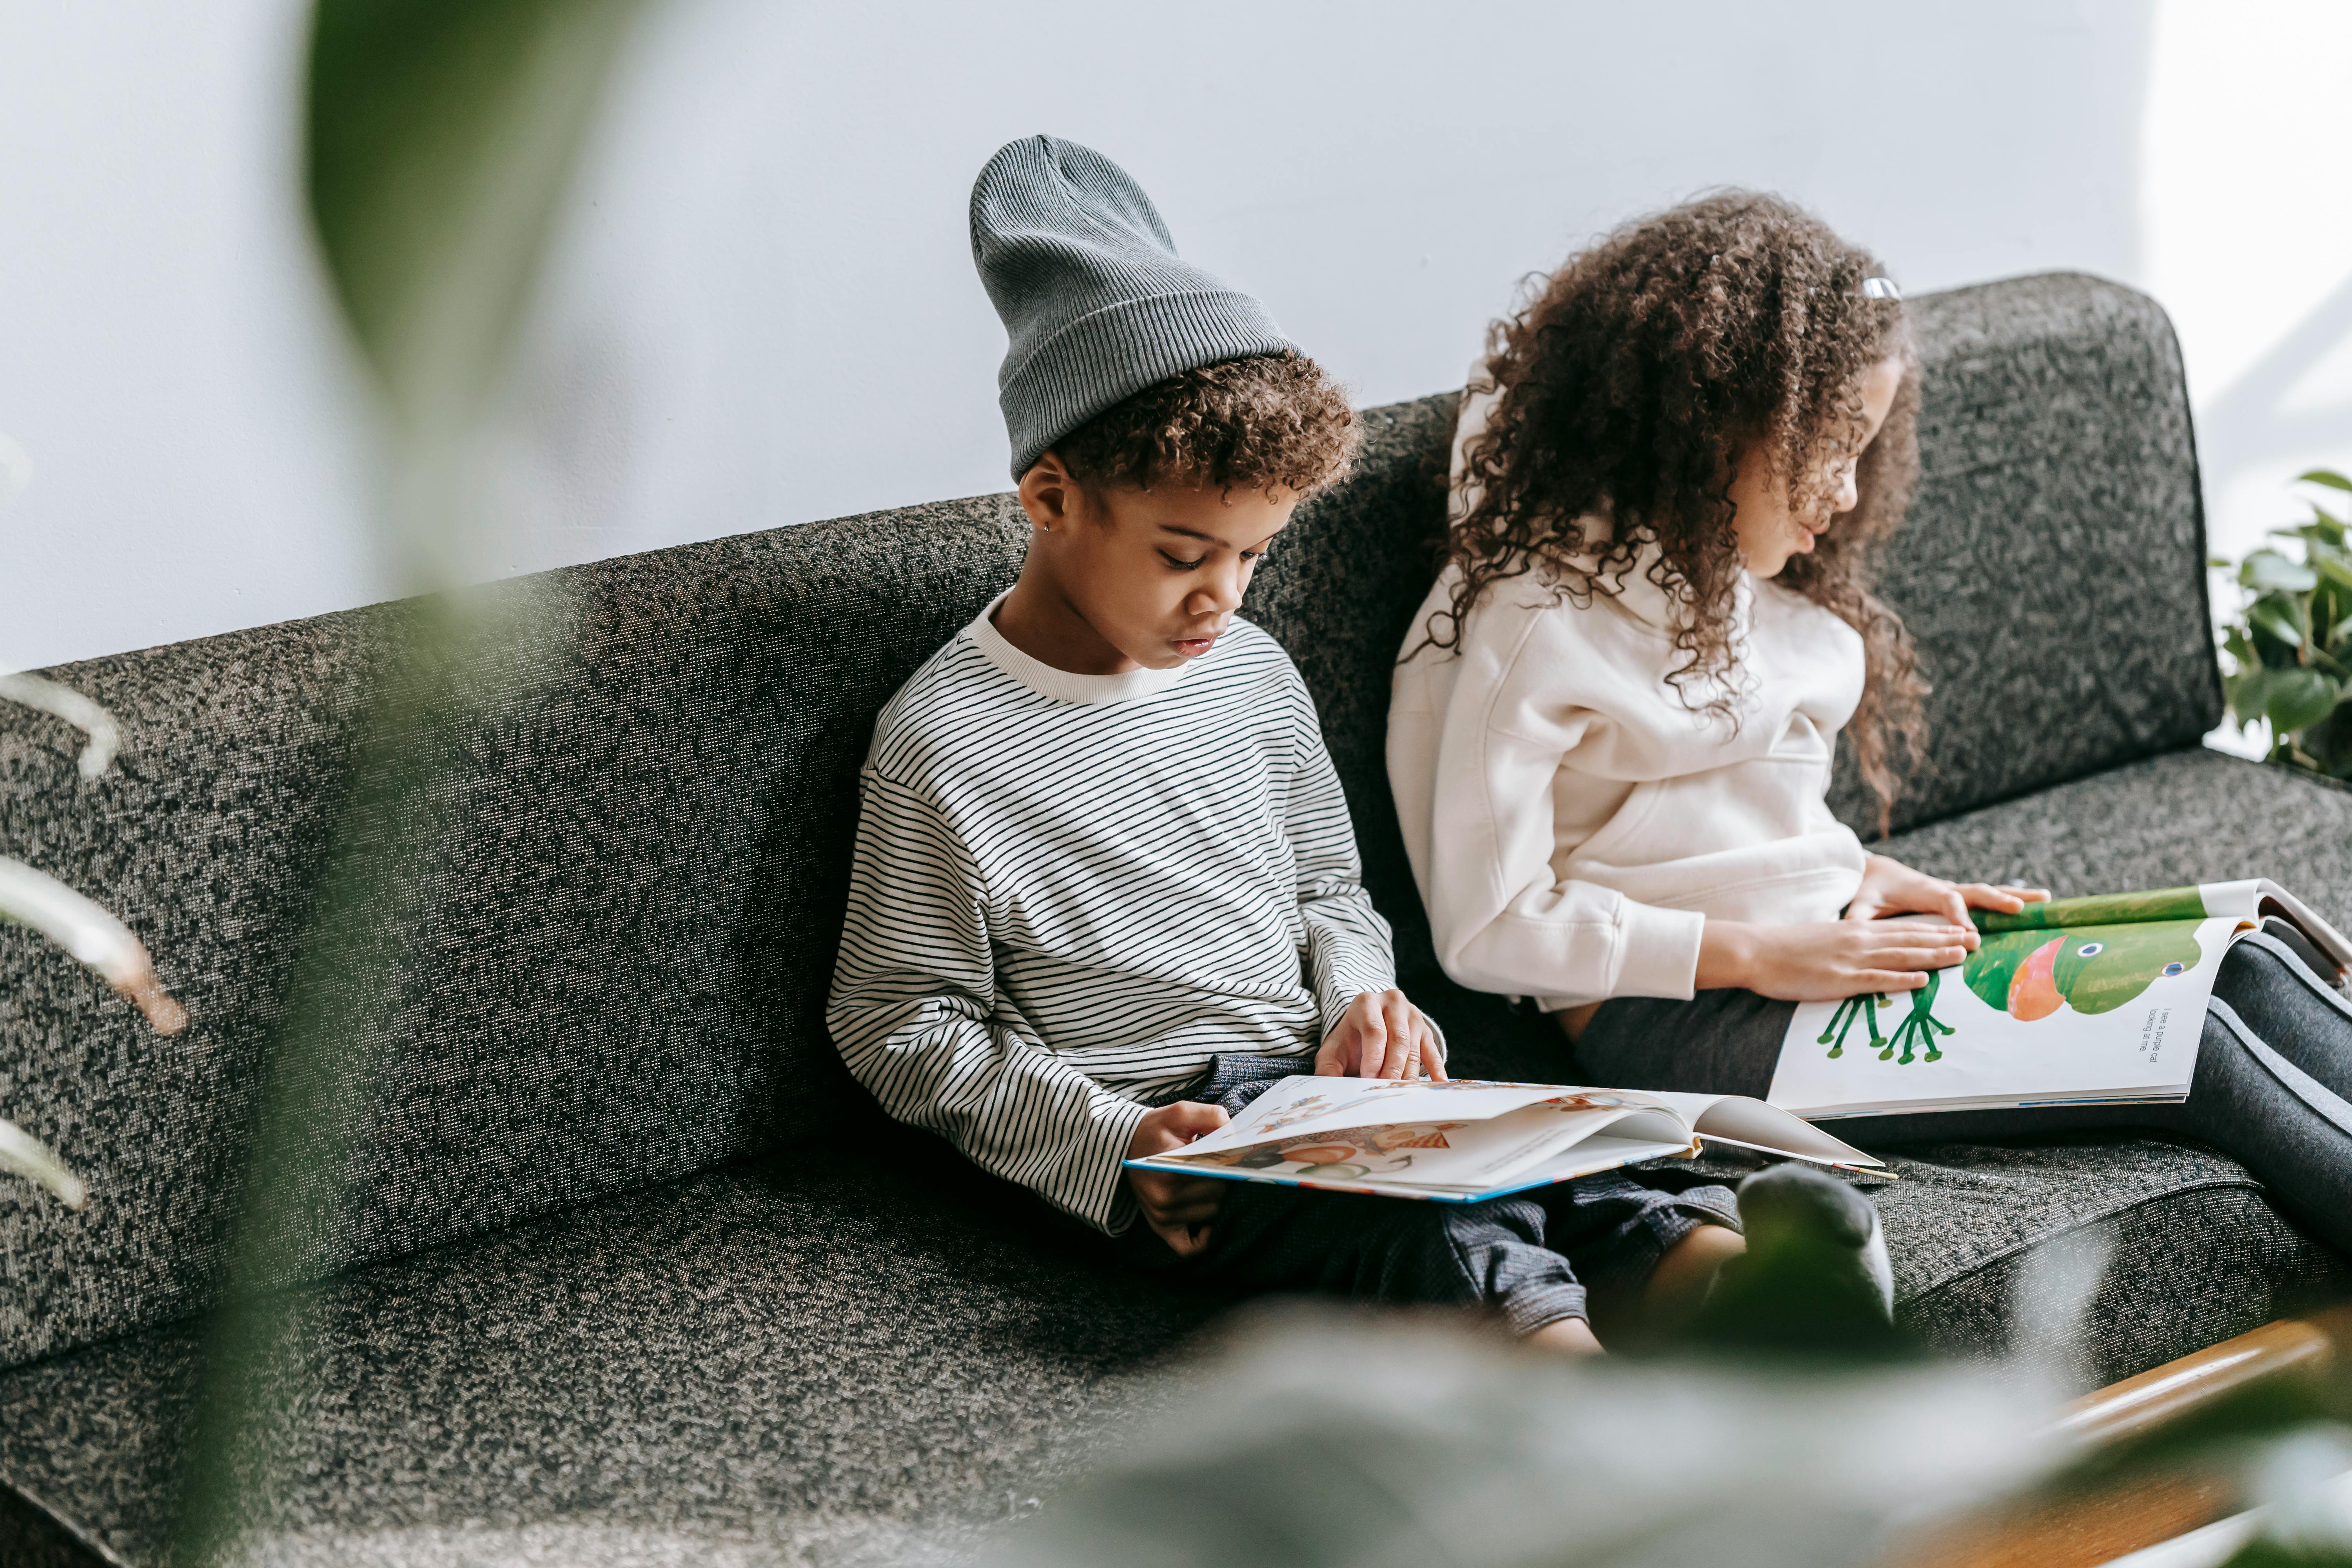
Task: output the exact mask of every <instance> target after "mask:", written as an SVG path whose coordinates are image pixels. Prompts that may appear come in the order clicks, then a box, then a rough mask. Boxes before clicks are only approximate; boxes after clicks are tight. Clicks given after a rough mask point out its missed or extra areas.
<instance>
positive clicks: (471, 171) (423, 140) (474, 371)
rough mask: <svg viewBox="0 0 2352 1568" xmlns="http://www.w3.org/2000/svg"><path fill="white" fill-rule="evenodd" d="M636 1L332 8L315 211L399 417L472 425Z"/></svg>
mask: <svg viewBox="0 0 2352 1568" xmlns="http://www.w3.org/2000/svg"><path fill="white" fill-rule="evenodd" d="M637 8H638V0H321V4H320V6H319V10H318V16H317V20H316V22H315V25H314V26H313V29H312V34H311V48H310V93H309V103H308V129H309V142H308V145H309V163H308V168H307V172H306V173H307V184H308V187H309V195H310V212H311V216H312V219H313V221H314V222H315V223H316V225H317V229H318V236H319V243H320V248H321V250H322V251H323V252H324V255H325V258H326V263H327V270H328V272H329V274H330V276H331V278H332V279H333V281H334V285H335V289H336V292H337V294H338V295H339V296H340V297H341V301H342V305H343V309H344V311H345V313H346V314H347V315H348V317H349V318H350V321H351V323H352V330H353V331H354V332H355V333H356V334H357V336H358V338H359V341H360V344H361V346H362V348H363V349H364V350H365V352H366V353H367V356H368V360H369V362H370V363H371V364H373V367H374V369H375V372H376V374H377V376H378V377H379V378H380V379H381V381H382V383H383V387H384V391H385V394H386V396H387V401H388V402H389V403H390V405H391V407H392V412H393V413H394V416H395V417H396V418H397V419H398V420H400V422H401V423H402V424H403V425H404V426H407V427H408V428H409V429H411V430H412V431H415V430H419V429H431V428H435V427H440V428H444V429H450V428H459V427H462V426H465V425H466V424H467V423H468V422H470V420H471V419H472V417H473V416H474V414H475V413H476V411H477V409H478V405H479V403H480V401H481V399H482V397H483V396H484V395H486V393H487V392H488V389H489V388H490V386H491V385H492V384H494V383H495V380H496V378H497V376H498V374H499V371H500V369H501V367H502V366H503V364H504V363H505V359H506V355H507V353H508V351H509V347H510V346H511V344H512V342H513V339H514V336H515V331H516V328H517V325H518V323H519V322H520V319H521V317H522V313H523V306H524V304H525V302H526V300H528V298H529V295H530V289H531V287H532V284H533V282H534V280H535V279H536V276H537V272H538V268H539V263H540V258H541V253H542V252H543V251H544V250H545V248H546V245H547V239H548V235H549V232H550V230H551V227H552V226H553V222H554V218H555V216H556V214H557V212H558V211H559V210H560V207H561V203H562V195H563V192H564V189H565V186H566V182H567V178H568V175H569V174H570V172H571V168H572V163H573V162H574V160H575V159H576V157H577V155H578V150H579V147H580V143H581V142H582V141H583V136H584V133H585V132H586V130H587V128H588V126H589V124H590V121H591V120H592V118H593V114H594V112H595V110H596V107H597V105H598V103H599V101H600V100H601V98H602V96H603V91H604V81H605V78H606V76H607V74H608V73H609V71H610V68H611V66H612V62H613V59H614V55H615V53H616V51H617V49H618V47H619V44H620V42H621V39H622V37H623V35H624V33H625V30H626V28H627V26H628V24H629V22H630V20H631V19H632V18H633V17H634V16H635V13H636V11H637Z"/></svg>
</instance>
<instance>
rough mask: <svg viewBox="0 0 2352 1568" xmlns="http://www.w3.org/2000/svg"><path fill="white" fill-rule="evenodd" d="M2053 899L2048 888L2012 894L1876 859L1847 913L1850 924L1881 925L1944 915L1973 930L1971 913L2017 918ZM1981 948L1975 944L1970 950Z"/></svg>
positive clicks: (1870, 862) (1867, 867)
mask: <svg viewBox="0 0 2352 1568" xmlns="http://www.w3.org/2000/svg"><path fill="white" fill-rule="evenodd" d="M2049 896H2050V890H2049V889H2046V888H2009V887H2000V886H1997V885H1995V884H1993V883H1990V882H1947V881H1945V880H1944V879H1942V878H1941V877H1930V876H1928V875H1927V873H1926V872H1924V871H1914V870H1913V869H1912V868H1910V867H1908V866H1906V865H1905V864H1903V862H1901V861H1900V860H1891V859H1889V858H1886V857H1885V856H1884V855H1872V856H1869V857H1867V858H1865V859H1864V862H1863V868H1862V886H1861V887H1860V888H1858V889H1855V890H1854V895H1853V902H1852V903H1850V904H1848V905H1847V906H1846V909H1845V918H1846V919H1848V920H1850V921H1874V920H1883V919H1885V917H1886V916H1888V915H1941V916H1942V917H1943V918H1944V919H1945V920H1947V921H1950V922H1951V923H1952V924H1953V925H1956V926H1968V927H1969V930H1970V931H1974V929H1975V928H1974V926H1973V925H1971V924H1970V921H1969V910H1993V911H1994V912H1995V913H1998V914H2004V915H2013V914H2015V913H2016V912H2017V911H2018V910H2021V909H2023V908H2024V907H2025V906H2026V905H2028V904H2032V903H2040V902H2041V901H2042V900H2044V899H2047V898H2048V897H2049ZM1976 945H1977V944H1976V942H1974V941H1973V940H1971V941H1970V942H1969V947H1971V948H1973V947H1975V946H1976Z"/></svg>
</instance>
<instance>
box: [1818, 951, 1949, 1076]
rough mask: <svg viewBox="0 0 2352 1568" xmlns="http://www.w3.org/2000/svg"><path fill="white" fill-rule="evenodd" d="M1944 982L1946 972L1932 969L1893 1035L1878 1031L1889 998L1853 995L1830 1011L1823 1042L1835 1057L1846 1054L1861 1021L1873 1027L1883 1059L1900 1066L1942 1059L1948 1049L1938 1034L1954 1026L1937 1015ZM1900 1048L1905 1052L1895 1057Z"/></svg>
mask: <svg viewBox="0 0 2352 1568" xmlns="http://www.w3.org/2000/svg"><path fill="white" fill-rule="evenodd" d="M1943 984H1944V977H1943V975H1942V974H1940V973H1929V974H1928V976H1927V984H1925V985H1922V986H1921V987H1919V989H1918V990H1916V991H1914V992H1913V993H1911V1011H1910V1012H1909V1013H1908V1014H1906V1015H1905V1016H1904V1019H1903V1021H1902V1022H1901V1023H1899V1024H1897V1025H1895V1035H1894V1037H1893V1038H1892V1039H1890V1038H1888V1037H1886V1036H1885V1035H1882V1034H1880V1033H1879V1032H1878V1009H1879V1008H1881V1007H1884V1006H1885V1005H1886V998H1885V996H1883V995H1878V996H1849V997H1847V998H1846V999H1845V1000H1844V1001H1843V1002H1841V1003H1839V1004H1838V1006H1837V1011H1836V1012H1835V1013H1832V1015H1830V1026H1829V1027H1828V1028H1826V1029H1823V1030H1822V1034H1821V1039H1820V1041H1819V1043H1820V1044H1822V1045H1824V1046H1828V1047H1830V1055H1831V1056H1832V1058H1835V1057H1842V1056H1843V1055H1845V1037H1847V1036H1848V1035H1850V1034H1852V1033H1853V1026H1854V1025H1856V1024H1857V1023H1859V1024H1861V1025H1863V1026H1864V1027H1866V1028H1867V1029H1868V1030H1869V1031H1870V1043H1871V1044H1872V1045H1874V1046H1876V1047H1878V1059H1879V1060H1880V1061H1887V1060H1890V1059H1892V1060H1893V1061H1894V1062H1895V1066H1897V1067H1903V1066H1905V1065H1906V1064H1908V1063H1910V1062H1913V1061H1930V1062H1932V1061H1938V1060H1940V1059H1942V1058H1943V1055H1944V1053H1943V1051H1942V1050H1941V1049H1939V1048H1938V1047H1937V1044H1936V1037H1937V1035H1948V1034H1951V1033H1952V1032H1953V1030H1952V1026H1950V1025H1949V1024H1947V1023H1945V1022H1944V1021H1943V1020H1942V1019H1941V1018H1938V1017H1937V1016H1936V1013H1935V1007H1936V993H1937V990H1939V989H1940V988H1941V987H1942V985H1943ZM1919 1046H1925V1047H1927V1050H1926V1052H1925V1054H1923V1055H1915V1054H1914V1047H1919ZM1896 1051H1901V1052H1902V1053H1903V1055H1902V1056H1901V1057H1899V1058H1897V1057H1895V1052H1896Z"/></svg>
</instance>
